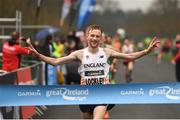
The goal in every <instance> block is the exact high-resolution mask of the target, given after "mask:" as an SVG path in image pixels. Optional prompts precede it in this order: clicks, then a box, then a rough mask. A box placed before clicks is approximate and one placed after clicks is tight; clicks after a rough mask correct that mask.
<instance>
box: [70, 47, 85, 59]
mask: <svg viewBox="0 0 180 120" xmlns="http://www.w3.org/2000/svg"><path fill="white" fill-rule="evenodd" d="M71 54H72V55H74V56H75V57H76V58H77V59H78V60H80V61H81V60H82V57H83V49H80V50H76V51H74V52H72V53H71Z"/></svg>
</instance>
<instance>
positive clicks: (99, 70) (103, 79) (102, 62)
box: [79, 48, 109, 85]
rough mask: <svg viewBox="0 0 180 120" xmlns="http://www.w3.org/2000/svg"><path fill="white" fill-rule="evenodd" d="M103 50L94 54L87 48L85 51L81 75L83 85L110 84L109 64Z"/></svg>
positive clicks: (80, 70) (80, 68)
mask: <svg viewBox="0 0 180 120" xmlns="http://www.w3.org/2000/svg"><path fill="white" fill-rule="evenodd" d="M107 59H108V58H107V57H106V54H105V52H104V51H103V48H99V51H98V52H97V53H95V54H92V53H90V52H89V51H88V49H87V48H85V49H84V50H83V58H82V61H81V62H82V63H81V66H80V67H79V73H80V75H81V85H98V84H109V64H108V63H107Z"/></svg>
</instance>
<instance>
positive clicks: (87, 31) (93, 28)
mask: <svg viewBox="0 0 180 120" xmlns="http://www.w3.org/2000/svg"><path fill="white" fill-rule="evenodd" d="M91 30H100V31H101V33H102V28H101V27H100V26H99V25H89V26H88V27H87V28H86V31H85V33H86V34H88V33H89V31H91Z"/></svg>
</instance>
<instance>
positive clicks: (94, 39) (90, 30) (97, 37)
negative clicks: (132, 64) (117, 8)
mask: <svg viewBox="0 0 180 120" xmlns="http://www.w3.org/2000/svg"><path fill="white" fill-rule="evenodd" d="M85 34H86V36H85V37H86V40H87V44H88V46H87V47H86V48H84V49H81V50H77V51H74V52H72V53H71V54H69V55H68V56H65V57H61V58H51V57H47V56H44V55H42V54H40V53H38V52H37V51H36V50H35V49H34V48H33V46H32V45H31V43H30V40H29V41H28V43H29V45H30V46H31V47H30V48H29V49H30V51H31V53H32V54H34V55H35V56H36V57H38V58H39V59H41V60H43V61H45V62H47V63H49V64H51V65H59V64H65V63H67V62H71V61H73V60H80V61H81V66H80V69H79V72H80V75H81V81H80V83H81V85H97V84H109V83H110V82H109V77H108V72H109V64H108V63H107V60H108V58H110V57H112V58H118V59H128V60H134V59H138V58H140V57H143V56H144V55H147V54H148V53H150V52H151V50H152V49H153V48H154V47H156V46H157V44H158V43H159V41H158V40H157V38H156V37H155V38H154V39H153V40H152V42H151V43H150V45H149V47H148V48H147V49H145V50H142V51H139V52H134V53H130V54H125V53H119V52H117V51H114V50H112V49H109V48H101V47H99V46H100V41H101V38H102V30H101V27H100V26H98V25H90V26H88V27H87V29H86V33H85ZM111 108H112V106H109V105H104V104H103V105H102V104H101V105H80V109H81V111H82V116H83V118H84V119H88V118H93V119H103V117H104V114H105V112H106V110H109V109H111Z"/></svg>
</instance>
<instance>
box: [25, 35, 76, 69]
mask: <svg viewBox="0 0 180 120" xmlns="http://www.w3.org/2000/svg"><path fill="white" fill-rule="evenodd" d="M27 43H28V44H29V48H28V49H29V50H30V52H31V54H32V55H34V56H35V57H37V58H39V59H40V60H42V61H44V62H46V63H48V64H51V65H54V66H55V65H59V64H64V63H68V62H71V61H73V60H75V59H76V58H77V57H76V53H77V52H72V53H71V54H70V55H68V56H65V57H61V58H52V57H47V56H45V55H42V54H40V53H39V52H38V51H37V50H36V49H35V48H34V47H33V46H32V44H31V40H30V39H28V40H27Z"/></svg>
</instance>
